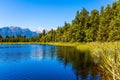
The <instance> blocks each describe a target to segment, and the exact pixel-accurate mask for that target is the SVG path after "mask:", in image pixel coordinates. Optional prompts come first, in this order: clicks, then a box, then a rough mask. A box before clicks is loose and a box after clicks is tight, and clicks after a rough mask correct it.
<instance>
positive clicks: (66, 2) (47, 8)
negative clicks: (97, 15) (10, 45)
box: [0, 0, 116, 30]
mask: <svg viewBox="0 0 120 80" xmlns="http://www.w3.org/2000/svg"><path fill="white" fill-rule="evenodd" d="M115 1H116V0H0V27H4V26H18V27H22V28H29V29H30V30H38V29H43V28H45V29H48V30H49V29H51V28H57V27H58V26H63V25H64V22H65V21H66V22H71V21H72V19H74V17H75V14H76V11H77V10H79V11H80V10H81V9H82V8H83V7H84V8H86V9H87V10H88V11H91V10H92V9H97V10H100V8H101V6H106V5H107V4H112V3H113V2H115Z"/></svg>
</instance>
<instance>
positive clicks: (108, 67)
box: [89, 42, 120, 80]
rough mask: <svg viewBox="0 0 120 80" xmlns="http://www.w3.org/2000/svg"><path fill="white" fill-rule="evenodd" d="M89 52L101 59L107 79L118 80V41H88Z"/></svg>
mask: <svg viewBox="0 0 120 80" xmlns="http://www.w3.org/2000/svg"><path fill="white" fill-rule="evenodd" d="M89 45H90V46H91V47H92V49H91V52H92V53H93V55H94V56H96V57H97V59H98V60H100V61H101V63H100V67H101V69H102V70H104V73H106V74H104V75H105V76H106V77H107V79H108V80H120V42H109V43H90V44H89ZM97 59H96V60H95V61H97Z"/></svg>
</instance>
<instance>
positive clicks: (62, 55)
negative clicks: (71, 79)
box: [57, 47, 99, 80]
mask: <svg viewBox="0 0 120 80" xmlns="http://www.w3.org/2000/svg"><path fill="white" fill-rule="evenodd" d="M57 52H58V54H57V58H58V61H60V62H63V63H64V65H65V66H67V65H69V64H71V65H72V70H73V71H74V73H75V75H76V80H79V78H82V79H87V80H89V79H90V80H99V71H98V66H97V64H95V63H94V59H93V58H92V56H91V55H90V52H89V51H78V50H76V49H75V48H73V47H58V48H57Z"/></svg>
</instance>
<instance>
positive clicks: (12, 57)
mask: <svg viewBox="0 0 120 80" xmlns="http://www.w3.org/2000/svg"><path fill="white" fill-rule="evenodd" d="M0 80H100V75H99V73H98V71H97V67H96V65H95V64H94V63H93V61H92V58H91V56H90V55H89V54H87V53H85V52H79V51H77V50H76V49H75V48H72V47H56V46H49V45H23V44H22V45H18V44H14V45H0Z"/></svg>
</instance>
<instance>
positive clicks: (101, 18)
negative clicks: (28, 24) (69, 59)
mask: <svg viewBox="0 0 120 80" xmlns="http://www.w3.org/2000/svg"><path fill="white" fill-rule="evenodd" d="M119 40H120V0H118V1H116V2H114V3H113V4H112V5H109V4H108V5H107V6H106V7H105V8H104V7H103V6H102V7H101V10H100V11H98V10H96V9H94V10H92V11H91V12H88V11H87V10H86V9H85V8H83V9H82V10H81V11H77V13H76V16H75V18H74V19H73V20H72V22H71V23H67V22H65V23H64V26H59V27H58V28H57V29H56V30H54V29H51V30H50V31H48V32H46V30H43V31H42V33H40V34H39V35H38V36H37V37H31V38H26V37H25V36H17V37H14V36H7V37H6V38H5V39H3V38H2V36H0V41H3V42H12V41H15V42H94V41H102V42H105V41H119Z"/></svg>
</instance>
